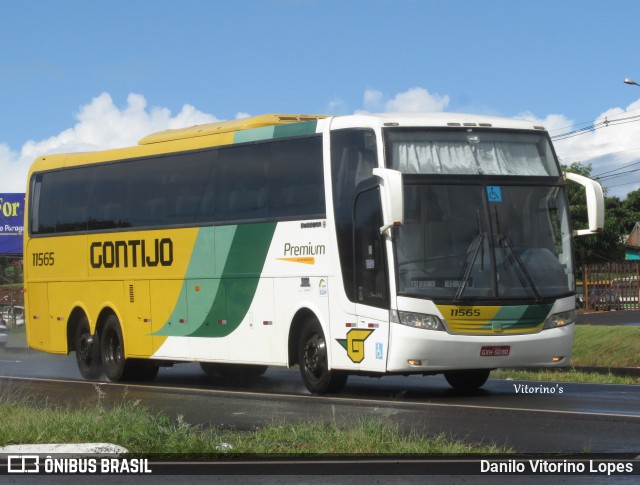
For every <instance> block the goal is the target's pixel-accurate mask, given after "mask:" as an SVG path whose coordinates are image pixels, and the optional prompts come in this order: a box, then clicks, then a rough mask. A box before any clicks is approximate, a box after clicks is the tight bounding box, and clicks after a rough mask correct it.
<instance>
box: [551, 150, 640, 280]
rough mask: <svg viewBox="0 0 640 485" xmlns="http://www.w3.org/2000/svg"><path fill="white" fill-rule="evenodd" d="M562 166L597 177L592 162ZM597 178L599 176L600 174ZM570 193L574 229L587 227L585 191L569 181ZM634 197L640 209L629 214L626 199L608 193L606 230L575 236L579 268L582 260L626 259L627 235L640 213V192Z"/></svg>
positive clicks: (591, 261)
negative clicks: (593, 171) (592, 170)
mask: <svg viewBox="0 0 640 485" xmlns="http://www.w3.org/2000/svg"><path fill="white" fill-rule="evenodd" d="M562 170H563V171H564V172H573V173H577V174H579V175H584V176H585V177H589V178H594V177H592V176H591V165H582V164H581V163H580V162H574V163H572V164H571V165H569V166H566V165H563V166H562ZM595 179H596V180H597V178H595ZM567 196H568V198H569V207H570V212H571V225H572V229H574V230H575V229H582V228H585V227H587V225H588V213H587V200H586V194H585V191H584V190H583V189H582V187H581V186H579V185H578V184H575V183H572V182H567ZM633 201H634V202H633V203H637V204H638V205H637V207H638V211H637V212H634V213H633V214H630V213H629V212H628V209H627V207H626V206H625V203H626V200H625V202H622V201H621V200H620V199H619V198H618V197H607V196H606V194H605V199H604V206H605V216H604V232H602V233H600V234H594V235H589V236H580V237H576V238H575V239H574V243H575V244H574V247H575V251H576V267H577V268H581V267H582V265H583V264H587V263H601V262H604V261H620V260H622V259H624V237H625V236H626V235H627V234H629V232H630V231H631V229H633V226H634V225H635V218H636V217H637V215H640V194H638V197H637V198H634V199H633ZM630 203H631V202H630Z"/></svg>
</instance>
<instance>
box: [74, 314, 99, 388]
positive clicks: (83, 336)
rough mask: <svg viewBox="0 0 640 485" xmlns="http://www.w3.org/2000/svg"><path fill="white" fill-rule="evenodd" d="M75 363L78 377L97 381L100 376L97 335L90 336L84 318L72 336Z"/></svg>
mask: <svg viewBox="0 0 640 485" xmlns="http://www.w3.org/2000/svg"><path fill="white" fill-rule="evenodd" d="M74 348H75V349H76V362H77V363H78V370H79V371H80V375H82V377H84V378H85V379H89V380H92V379H97V378H98V377H100V375H101V374H102V358H101V356H100V343H99V340H98V334H97V333H96V334H95V335H91V331H90V330H89V321H88V320H87V317H86V316H83V317H82V319H81V320H80V321H79V322H78V325H77V326H76V333H75V336H74Z"/></svg>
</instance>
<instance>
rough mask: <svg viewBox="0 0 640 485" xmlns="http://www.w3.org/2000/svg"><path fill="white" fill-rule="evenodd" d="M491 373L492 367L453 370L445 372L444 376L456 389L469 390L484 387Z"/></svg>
mask: <svg viewBox="0 0 640 485" xmlns="http://www.w3.org/2000/svg"><path fill="white" fill-rule="evenodd" d="M490 373H491V369H475V370H453V371H448V372H445V373H444V378H445V379H446V380H447V382H448V383H449V385H450V386H451V387H453V388H454V389H455V390H456V391H463V392H468V391H475V390H476V389H478V388H480V387H482V386H483V385H484V383H485V382H487V379H488V378H489V374H490Z"/></svg>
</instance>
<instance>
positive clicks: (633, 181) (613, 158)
mask: <svg viewBox="0 0 640 485" xmlns="http://www.w3.org/2000/svg"><path fill="white" fill-rule="evenodd" d="M639 109H640V100H637V101H635V102H633V103H631V104H630V105H629V106H627V107H626V108H625V109H623V108H611V109H608V110H607V111H605V112H603V113H602V114H600V115H599V116H597V118H596V119H595V121H593V122H588V123H584V124H580V125H575V122H574V121H573V120H570V119H568V118H566V117H565V116H563V115H548V116H547V117H546V118H544V119H539V118H536V117H535V116H533V115H532V114H531V113H524V114H522V115H521V116H520V117H523V118H526V119H536V120H537V121H540V123H541V124H543V125H544V126H545V128H547V130H548V131H549V133H550V134H551V136H554V135H556V136H557V135H560V134H562V133H567V132H570V131H572V130H575V129H579V128H588V127H589V126H590V125H593V126H598V127H599V128H597V129H596V130H593V131H585V132H584V133H581V134H579V135H577V136H572V137H570V138H565V139H562V140H556V141H554V146H555V148H556V152H557V154H558V157H559V158H560V160H561V162H562V163H564V164H567V165H569V164H571V163H573V162H581V163H582V164H583V165H587V164H590V165H591V167H592V171H591V174H592V175H593V176H598V175H600V174H605V172H610V171H612V170H616V169H622V171H626V170H627V168H628V170H634V169H638V168H640V165H630V164H632V163H636V162H639V161H640V119H634V118H633V117H634V116H638V113H636V112H635V111H634V110H639ZM629 118H630V119H629ZM618 120H620V121H619V122H618ZM602 184H603V186H604V187H605V188H606V189H607V195H611V196H618V197H620V198H624V197H625V196H626V194H627V193H628V192H630V191H632V190H637V189H639V188H640V171H638V172H629V173H626V174H624V175H623V176H620V177H615V178H604V179H603V180H602Z"/></svg>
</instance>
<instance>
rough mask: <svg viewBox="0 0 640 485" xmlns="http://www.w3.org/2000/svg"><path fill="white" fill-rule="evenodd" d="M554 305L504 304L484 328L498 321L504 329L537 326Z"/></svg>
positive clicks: (488, 327)
mask: <svg viewBox="0 0 640 485" xmlns="http://www.w3.org/2000/svg"><path fill="white" fill-rule="evenodd" d="M552 306H553V305H551V304H546V305H518V306H504V307H502V308H501V309H500V310H499V311H498V313H496V315H495V316H494V317H493V318H492V319H491V321H490V322H489V323H487V324H486V325H483V326H482V328H483V329H487V330H490V329H491V328H493V326H494V324H496V323H499V324H500V325H501V326H502V328H503V330H509V329H511V330H515V329H523V330H524V329H527V328H533V327H537V326H538V325H540V324H541V323H542V322H544V320H545V319H546V318H547V316H548V315H549V312H550V311H551V307H552Z"/></svg>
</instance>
